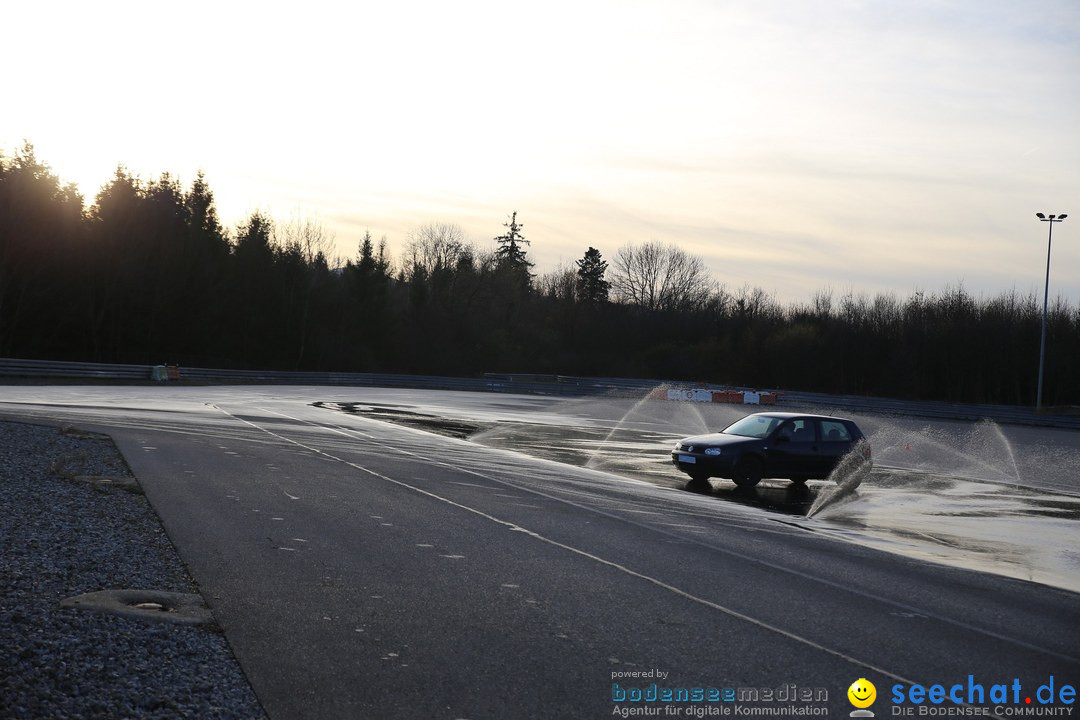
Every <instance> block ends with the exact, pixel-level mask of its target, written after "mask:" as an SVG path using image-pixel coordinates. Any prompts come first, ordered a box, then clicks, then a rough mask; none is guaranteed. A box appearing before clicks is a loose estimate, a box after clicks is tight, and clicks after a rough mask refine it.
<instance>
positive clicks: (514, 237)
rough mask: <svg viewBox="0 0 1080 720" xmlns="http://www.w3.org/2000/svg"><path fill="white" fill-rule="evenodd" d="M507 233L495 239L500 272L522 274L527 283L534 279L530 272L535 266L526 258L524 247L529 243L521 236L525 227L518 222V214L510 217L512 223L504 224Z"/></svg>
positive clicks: (515, 213)
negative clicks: (497, 245) (506, 271)
mask: <svg viewBox="0 0 1080 720" xmlns="http://www.w3.org/2000/svg"><path fill="white" fill-rule="evenodd" d="M503 227H505V228H506V233H505V234H503V235H499V236H498V237H496V238H495V242H497V243H498V244H499V247H498V248H497V249H496V250H495V259H496V262H497V263H498V268H499V269H500V270H509V271H511V272H512V273H514V274H521V275H523V276H524V277H525V279H526V282H527V281H528V280H529V279H530V278H531V277H532V273H531V272H530V270H531V269H532V266H533V264H532V263H531V262H529V260H528V258H527V257H526V252H525V248H524V247H523V246H524V245H528V244H529V241H528V240H526V239H525V236H524V235H522V234H521V230H522V228H523V227H525V226H524V225H521V224H520V223H518V221H517V212H516V211H515V212H514V214H513V215H511V216H510V222H506V223H503Z"/></svg>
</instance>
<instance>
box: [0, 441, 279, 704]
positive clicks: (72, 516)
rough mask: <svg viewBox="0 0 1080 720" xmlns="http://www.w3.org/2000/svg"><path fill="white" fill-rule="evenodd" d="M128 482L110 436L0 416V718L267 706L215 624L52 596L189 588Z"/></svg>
mask: <svg viewBox="0 0 1080 720" xmlns="http://www.w3.org/2000/svg"><path fill="white" fill-rule="evenodd" d="M86 478H97V479H99V480H98V481H96V482H89V481H87V480H86ZM131 480H132V478H131V473H130V471H129V470H128V468H127V465H126V464H125V463H124V460H123V458H122V456H121V455H120V453H119V451H118V450H117V449H116V446H115V445H114V444H113V442H112V440H111V439H110V438H108V437H107V436H104V435H96V434H89V433H84V432H81V431H78V430H76V429H73V428H56V427H47V426H41V425H28V424H22V423H12V422H0V718H35V719H37V718H110V719H113V718H187V717H198V718H264V717H265V715H264V713H263V711H262V708H261V706H260V705H259V703H258V700H257V699H256V698H255V695H254V693H253V692H252V690H251V687H250V685H249V684H248V682H247V679H246V678H245V677H244V674H243V672H242V671H241V670H240V666H239V664H238V663H237V662H236V659H235V658H234V656H233V654H232V651H231V650H230V648H229V645H228V643H227V642H226V640H225V638H224V636H223V635H221V634H220V632H218V631H217V630H216V629H215V627H214V626H213V624H211V625H209V626H207V625H202V626H192V625H181V624H175V623H172V622H166V621H162V620H156V619H142V618H132V617H128V616H122V615H117V614H113V613H108V612H95V611H93V610H87V609H83V608H66V607H61V605H60V603H61V601H62V600H64V599H66V598H71V597H73V596H77V595H82V594H84V593H92V592H96V591H101V590H119V589H138V590H153V591H166V592H174V593H198V588H197V587H196V586H195V584H194V582H193V580H192V579H191V577H190V575H189V574H188V572H187V570H186V568H185V567H184V564H183V562H182V561H181V560H180V557H179V556H178V555H177V553H176V550H175V549H174V548H173V546H172V543H171V542H170V541H169V538H168V537H167V536H166V534H165V531H164V530H163V529H162V527H161V522H160V521H159V519H158V517H157V514H156V513H155V512H154V510H153V508H151V506H150V504H149V502H147V500H146V498H145V497H144V496H143V495H142V493H141V491H140V490H139V488H138V485H137V483H132V482H131ZM125 481H126V482H125Z"/></svg>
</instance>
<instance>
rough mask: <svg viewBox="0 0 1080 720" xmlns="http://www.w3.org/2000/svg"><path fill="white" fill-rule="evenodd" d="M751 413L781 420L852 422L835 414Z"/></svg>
mask: <svg viewBox="0 0 1080 720" xmlns="http://www.w3.org/2000/svg"><path fill="white" fill-rule="evenodd" d="M751 415H760V416H762V417H771V418H777V419H780V420H790V419H791V418H818V419H820V420H843V421H845V422H851V420H848V419H847V418H842V417H836V416H835V415H817V414H815V413H796V412H759V413H751ZM748 417H749V416H748Z"/></svg>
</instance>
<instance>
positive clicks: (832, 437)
mask: <svg viewBox="0 0 1080 720" xmlns="http://www.w3.org/2000/svg"><path fill="white" fill-rule="evenodd" d="M821 438H822V440H823V441H824V442H851V433H850V432H848V429H847V426H846V425H844V423H842V422H836V421H835V420H822V421H821Z"/></svg>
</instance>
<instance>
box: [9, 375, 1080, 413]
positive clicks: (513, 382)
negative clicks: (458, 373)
mask: <svg viewBox="0 0 1080 720" xmlns="http://www.w3.org/2000/svg"><path fill="white" fill-rule="evenodd" d="M155 367H161V366H154V365H118V364H107V363H84V362H55V361H46V360H19V359H4V358H0V378H3V377H6V378H23V379H39V380H40V379H45V380H60V379H66V380H121V381H138V380H141V381H146V382H150V381H151V378H152V377H153V374H154V369H155ZM179 377H180V379H181V381H185V382H194V383H199V382H204V383H236V384H247V383H252V384H257V383H258V384H278V385H352V386H360V387H392V388H419V389H429V390H460V391H468V392H503V393H520V394H530V395H557V396H567V397H580V396H588V395H607V396H616V397H627V398H639V399H640V398H644V397H646V396H647V395H648V394H649V393H650V392H651V391H654V390H656V389H657V388H658V387H670V388H676V389H679V388H681V389H694V388H700V387H702V386H700V385H694V384H688V383H684V382H674V381H660V380H646V379H631V378H603V377H600V378H595V377H594V378H588V377H575V376H567V375H536V374H496V373H489V374H486V375H484V376H483V377H471V378H467V377H447V376H432V375H405V374H394V373H335V372H289V371H280V370H229V369H213V368H189V367H184V368H180V369H179ZM709 389H710V390H716V391H736V392H758V390H759V389H757V388H709ZM787 408H791V409H795V408H800V409H827V408H836V409H840V410H843V411H845V412H868V413H875V414H891V415H909V416H917V417H928V418H941V419H955V420H973V421H974V420H981V419H991V420H994V421H995V422H999V423H1008V424H1016V425H1038V426H1046V427H1061V428H1072V429H1080V414H1077V413H1076V412H1071V413H1067V414H1065V413H1063V414H1054V413H1052V412H1044V413H1036V412H1035V411H1034V409H1031V408H1021V407H1015V406H1011V405H976V404H963V403H945V402H921V401H905V400H890V399H887V398H871V397H859V396H844V395H825V394H821V393H804V392H792V391H783V393H782V396H781V399H780V400H779V401H778V406H777V409H787Z"/></svg>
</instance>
